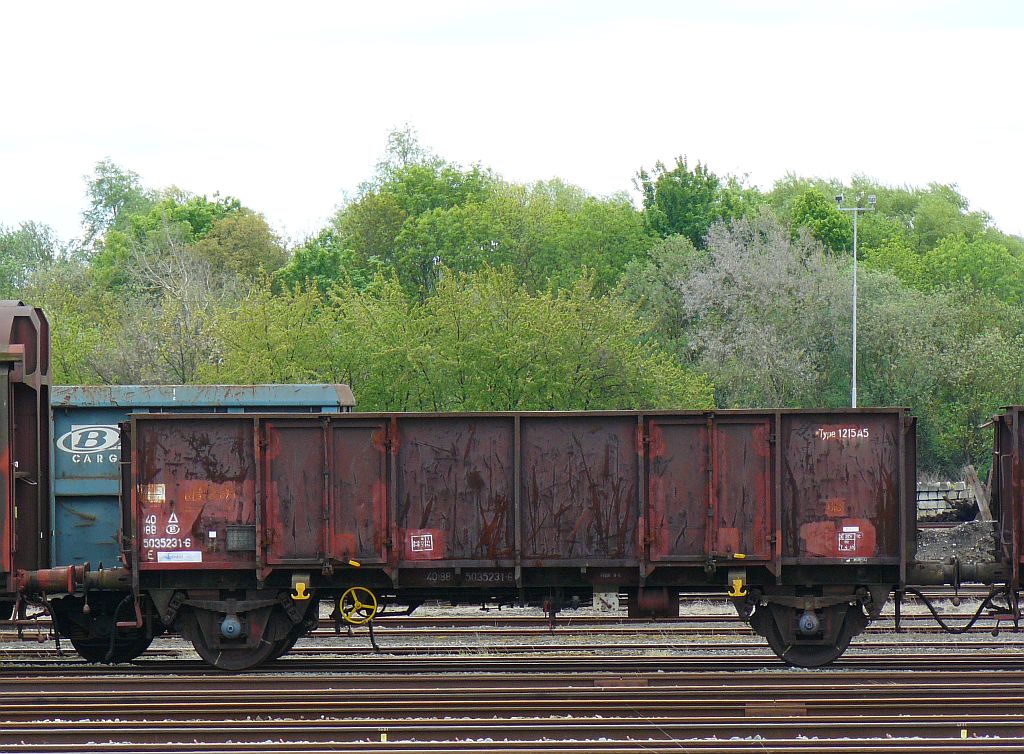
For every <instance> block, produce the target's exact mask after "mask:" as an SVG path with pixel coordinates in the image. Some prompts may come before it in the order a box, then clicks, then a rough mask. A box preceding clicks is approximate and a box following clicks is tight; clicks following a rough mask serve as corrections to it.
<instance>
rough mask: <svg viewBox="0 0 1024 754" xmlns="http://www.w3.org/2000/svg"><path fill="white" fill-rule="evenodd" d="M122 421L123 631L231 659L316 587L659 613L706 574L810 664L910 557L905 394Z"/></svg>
mask: <svg viewBox="0 0 1024 754" xmlns="http://www.w3.org/2000/svg"><path fill="white" fill-rule="evenodd" d="M127 436H128V437H129V440H128V446H129V447H130V455H127V456H126V457H128V458H130V463H129V464H127V465H126V466H125V478H124V482H123V490H124V491H125V493H126V494H127V495H130V498H131V500H130V505H126V506H125V522H124V527H125V530H124V541H125V547H126V551H127V554H128V556H129V561H130V563H129V564H130V567H131V577H132V581H133V592H134V593H135V594H136V595H140V596H142V597H143V598H142V599H141V600H140V603H139V604H137V605H136V607H135V610H134V613H135V615H136V620H135V623H134V624H133V625H134V626H135V628H134V629H130V630H136V631H147V632H152V631H153V630H159V629H160V628H162V627H163V626H173V627H176V628H177V629H178V630H180V631H182V633H184V634H185V635H186V636H187V637H189V638H190V639H191V641H192V642H193V644H194V645H195V647H196V649H197V651H198V652H199V653H200V654H201V655H202V656H203V657H204V658H205V659H206V660H207V661H208V662H210V663H211V664H213V665H216V666H218V667H222V668H226V669H243V668H247V667H253V666H255V665H258V664H259V663H261V662H263V661H265V660H267V659H270V658H272V657H275V656H279V655H280V654H282V653H283V652H285V651H287V650H288V648H290V646H291V645H292V644H293V643H294V641H295V640H296V639H297V638H298V636H300V635H301V634H302V633H304V632H305V631H307V630H308V629H309V627H310V626H311V625H313V624H314V623H315V620H316V618H317V615H318V607H317V606H318V603H319V602H320V600H322V599H323V600H326V599H330V600H332V601H335V602H337V603H338V606H337V610H339V614H340V615H341V616H343V617H345V618H347V619H350V620H363V619H371V618H372V617H373V615H374V614H375V610H376V605H377V604H378V603H379V602H383V601H385V600H388V601H398V602H402V603H404V604H417V603H419V602H422V601H423V600H426V599H430V598H443V599H446V600H452V601H467V602H468V601H473V602H476V601H480V600H484V601H497V602H506V603H508V602H517V603H530V604H547V605H549V606H554V607H565V606H571V605H575V604H579V603H581V602H583V601H588V600H590V599H591V597H592V595H593V594H594V593H595V592H600V591H616V592H618V591H624V592H626V593H627V594H628V601H629V607H630V610H631V612H632V613H633V614H636V615H639V614H648V615H650V614H670V613H672V612H673V611H678V600H679V595H680V593H685V592H687V591H698V590H699V591H706V590H708V589H721V590H722V591H723V592H727V593H728V594H729V596H730V597H731V598H732V599H733V601H734V602H735V604H736V607H737V609H738V611H739V612H740V614H741V615H742V616H744V617H746V618H749V620H750V622H751V623H752V625H753V626H754V627H755V629H756V630H757V631H758V632H759V633H762V634H764V635H765V636H766V637H767V639H768V642H769V644H770V645H771V647H772V649H773V650H774V651H775V652H776V653H777V654H778V655H779V656H780V657H783V658H784V659H785V660H787V661H788V662H790V663H792V664H797V665H807V666H813V665H819V664H823V663H826V662H829V661H831V660H832V659H834V658H836V657H838V656H839V655H840V654H841V653H842V652H843V651H844V650H845V649H846V646H847V645H848V644H849V641H850V639H851V637H852V636H854V635H855V634H857V633H859V632H860V631H861V630H862V629H863V628H864V626H865V625H866V624H867V621H868V620H869V618H871V617H874V616H877V615H878V614H879V611H880V610H881V608H882V605H883V604H884V602H885V601H886V599H887V597H888V595H889V593H890V591H891V590H893V589H894V588H897V587H899V586H901V585H902V584H903V581H904V577H905V564H906V563H907V562H908V560H909V559H910V558H911V557H912V555H913V546H914V543H913V532H914V527H913V515H914V512H913V510H912V508H913V505H912V503H913V500H914V481H915V474H914V457H915V435H914V421H913V419H912V418H911V417H910V416H909V415H908V414H907V412H906V411H905V410H903V409H861V410H842V411H795V410H792V411H790V410H786V411H715V412H699V413H697V412H586V413H481V414H447V415H425V414H346V415H319V416H284V415H251V416H209V415H205V416H200V415H193V416H186V415H177V416H173V415H135V416H133V417H132V419H131V425H130V431H129V432H128V433H127ZM123 625H125V626H127V625H129V622H128V621H125V622H124V623H123Z"/></svg>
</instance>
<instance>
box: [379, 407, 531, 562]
mask: <svg viewBox="0 0 1024 754" xmlns="http://www.w3.org/2000/svg"><path fill="white" fill-rule="evenodd" d="M392 426H393V430H392V438H391V439H392V442H393V443H394V444H395V446H396V449H395V450H394V454H393V458H394V459H395V467H394V469H393V474H394V477H395V527H396V529H395V531H396V535H395V543H396V547H397V550H398V552H397V560H399V561H402V562H408V561H435V560H446V561H462V562H469V561H471V562H483V563H494V562H495V561H501V560H511V558H512V557H513V554H514V537H515V521H514V518H513V513H514V511H513V497H514V478H515V471H514V468H513V464H514V455H513V448H514V419H513V418H512V417H500V416H488V415H479V416H453V417H444V416H424V417H412V416H399V417H397V418H396V419H395V421H394V422H393V425H392Z"/></svg>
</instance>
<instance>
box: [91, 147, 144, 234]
mask: <svg viewBox="0 0 1024 754" xmlns="http://www.w3.org/2000/svg"><path fill="white" fill-rule="evenodd" d="M85 180H86V185H87V190H86V194H87V196H88V199H89V206H88V208H87V209H86V210H85V212H83V213H82V224H83V226H84V230H85V236H84V238H83V245H84V246H90V245H92V244H94V243H96V242H97V241H100V240H102V238H103V236H104V234H106V232H107V231H108V230H110V229H112V228H120V227H121V226H122V225H123V224H124V222H125V220H126V218H127V217H129V216H131V215H137V214H142V213H144V212H147V211H148V210H149V208H150V207H151V206H152V205H153V203H154V202H155V197H154V196H153V194H152V192H150V191H148V190H146V189H145V188H143V186H142V182H141V179H140V178H139V176H138V174H137V173H134V172H132V171H131V170H125V169H124V168H122V167H119V166H117V165H115V164H114V163H113V162H111V161H110V160H109V159H106V160H102V161H100V162H98V163H96V167H95V168H94V169H93V173H92V175H89V176H85Z"/></svg>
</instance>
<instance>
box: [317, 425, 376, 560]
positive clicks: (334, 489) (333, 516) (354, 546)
mask: <svg viewBox="0 0 1024 754" xmlns="http://www.w3.org/2000/svg"><path fill="white" fill-rule="evenodd" d="M328 440H329V445H328V455H329V458H330V463H331V473H330V480H331V483H330V489H329V494H330V503H329V520H330V527H329V533H328V537H329V553H330V556H331V557H332V558H334V559H335V560H337V561H339V562H341V563H349V562H350V561H356V562H359V563H383V562H384V561H385V559H386V556H387V551H386V547H387V544H386V540H387V490H388V485H387V454H388V445H387V426H386V424H385V422H384V421H383V420H369V421H367V420H362V419H360V420H348V419H343V418H338V417H335V418H334V419H332V421H331V426H330V432H329V434H328Z"/></svg>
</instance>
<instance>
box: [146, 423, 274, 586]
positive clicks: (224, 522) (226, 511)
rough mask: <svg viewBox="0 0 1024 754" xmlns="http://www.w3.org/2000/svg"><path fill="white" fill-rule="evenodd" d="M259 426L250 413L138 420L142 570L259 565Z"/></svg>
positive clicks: (252, 566)
mask: <svg viewBox="0 0 1024 754" xmlns="http://www.w3.org/2000/svg"><path fill="white" fill-rule="evenodd" d="M254 427H255V424H254V421H253V420H252V419H250V418H228V417H219V416H218V417H213V416H211V417H208V418H174V419H172V420H170V421H166V420H164V421H157V420H148V421H147V420H142V419H140V417H134V418H133V429H132V467H133V474H132V481H133V484H132V490H131V493H132V497H133V509H134V511H135V532H134V534H135V537H136V543H137V553H138V559H139V565H140V568H142V569H143V570H149V569H210V568H254V567H255V565H256V550H255V544H254V543H255V526H256V492H255V490H256V479H257V470H256V459H255V452H254ZM229 540H230V541H229ZM248 542H253V545H252V546H251V547H249V546H244V547H242V546H240V544H239V543H241V544H244V545H247V543H248Z"/></svg>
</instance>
